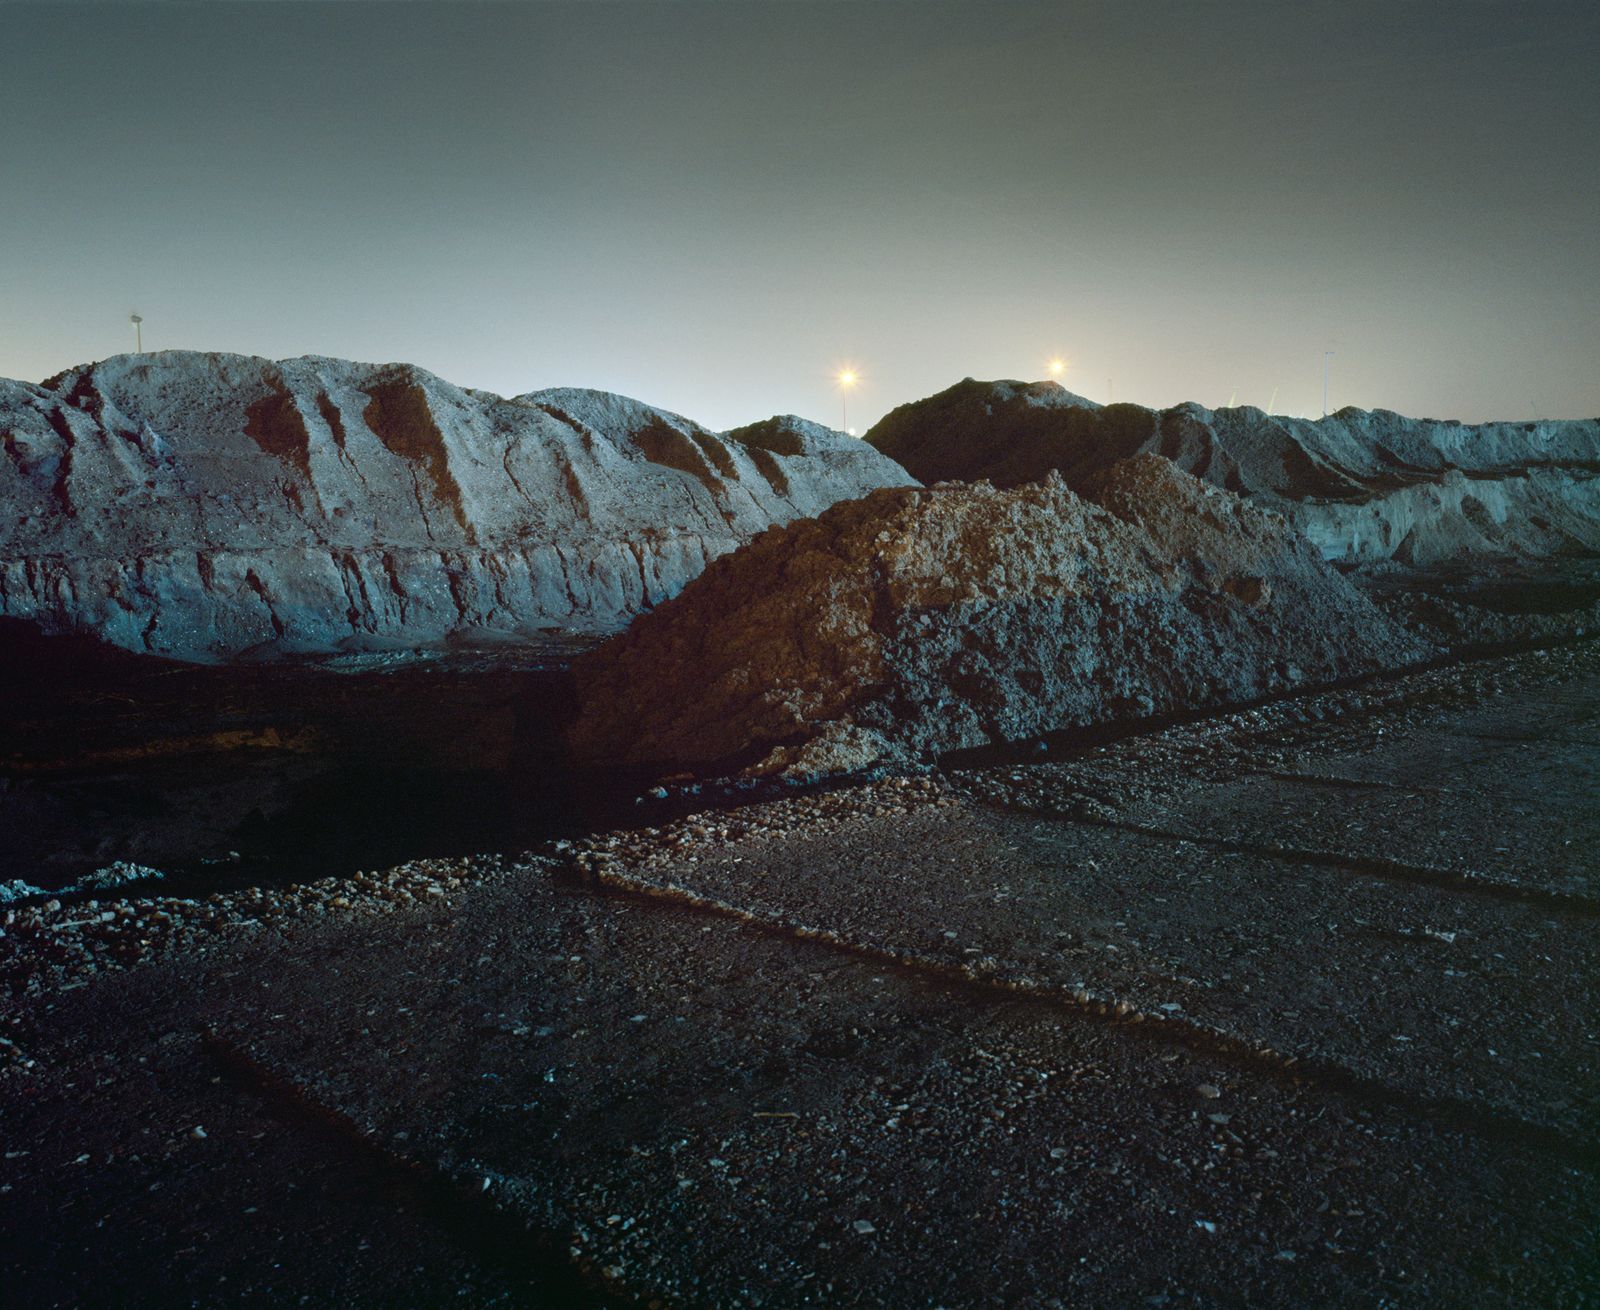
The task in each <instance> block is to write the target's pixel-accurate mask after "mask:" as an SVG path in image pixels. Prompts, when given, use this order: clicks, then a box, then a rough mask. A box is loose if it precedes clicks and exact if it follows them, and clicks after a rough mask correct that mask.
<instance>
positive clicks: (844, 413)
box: [834, 368, 861, 432]
mask: <svg viewBox="0 0 1600 1310" xmlns="http://www.w3.org/2000/svg"><path fill="white" fill-rule="evenodd" d="M860 380H861V376H860V374H858V373H857V372H856V371H855V369H853V368H842V369H840V370H839V373H838V376H837V377H835V378H834V381H835V382H837V383H838V384H839V420H840V422H839V426H840V427H841V428H843V429H844V430H845V431H846V432H849V431H850V389H851V388H852V387H853V386H855V385H856V383H857V382H859V381H860Z"/></svg>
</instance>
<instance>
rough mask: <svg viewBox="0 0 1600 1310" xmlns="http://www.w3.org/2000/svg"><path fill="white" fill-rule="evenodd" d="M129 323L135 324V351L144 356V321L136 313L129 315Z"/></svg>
mask: <svg viewBox="0 0 1600 1310" xmlns="http://www.w3.org/2000/svg"><path fill="white" fill-rule="evenodd" d="M128 322H130V323H132V324H133V346H134V350H135V351H136V352H137V353H138V354H141V355H142V354H144V328H143V326H142V324H143V323H144V319H143V317H141V316H140V315H139V314H137V313H134V314H129V315H128Z"/></svg>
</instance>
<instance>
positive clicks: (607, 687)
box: [571, 456, 1433, 774]
mask: <svg viewBox="0 0 1600 1310" xmlns="http://www.w3.org/2000/svg"><path fill="white" fill-rule="evenodd" d="M1090 490H1092V494H1093V495H1094V496H1095V497H1096V499H1097V500H1098V501H1099V502H1100V503H1099V504H1095V503H1093V502H1091V501H1090V500H1088V499H1084V498H1082V497H1080V496H1078V495H1075V494H1074V493H1073V492H1072V491H1070V490H1068V488H1067V487H1066V485H1065V484H1064V483H1063V482H1062V481H1061V480H1060V479H1059V478H1057V477H1055V476H1054V475H1052V476H1051V477H1050V478H1049V479H1047V480H1046V481H1045V482H1043V483H1038V484H1033V485H1028V486H1023V487H1019V488H1017V489H1015V490H1009V491H1002V490H996V489H995V488H993V487H991V486H989V485H988V484H986V483H978V484H948V485H942V486H937V487H932V488H927V489H920V488H917V489H889V490H882V491H877V492H874V493H873V494H872V495H869V496H867V497H866V498H864V499H861V500H856V501H851V502H848V503H846V504H841V505H837V506H835V507H834V508H833V509H831V510H829V511H828V512H827V513H825V514H823V515H822V516H821V517H820V518H817V519H813V520H806V521H803V522H797V523H794V524H791V525H790V526H788V527H787V528H782V529H773V530H770V531H768V532H765V533H763V534H762V535H761V536H759V537H757V538H756V539H755V540H754V541H752V542H751V543H750V544H749V545H748V546H746V547H745V548H743V549H742V550H739V551H737V552H735V553H734V554H733V555H730V556H727V557H725V558H723V559H720V560H717V561H715V562H714V563H713V564H712V565H711V566H710V567H709V568H708V569H707V570H706V571H705V573H704V574H702V575H701V576H700V577H699V578H698V579H696V580H695V581H694V582H693V583H691V584H690V585H689V586H688V587H687V588H686V589H685V590H684V591H683V593H682V594H681V595H680V596H678V597H677V598H676V599H674V600H672V601H669V602H668V603H666V604H664V605H662V606H660V607H659V608H657V609H656V610H654V611H653V612H651V613H649V614H646V615H644V616H642V617H641V618H640V619H638V620H637V621H636V622H635V623H634V624H633V626H632V627H630V628H629V629H628V631H627V632H625V633H624V634H622V635H621V636H619V637H617V638H615V639H613V640H612V641H610V642H608V643H606V644H605V645H604V646H602V647H600V648H599V649H598V650H596V651H594V652H592V653H590V654H589V655H586V656H584V657H582V658H581V659H580V660H579V661H578V663H577V664H576V666H575V674H576V676H577V679H578V685H579V689H580V693H581V699H582V709H581V712H580V715H579V717H578V720H577V722H576V723H575V725H574V727H573V729H572V732H571V742H572V745H573V747H574V749H575V751H576V752H577V753H578V754H579V755H580V756H581V757H583V758H585V759H589V760H597V761H602V760H603V761H609V762H621V763H634V764H644V763H651V764H668V763H674V764H710V763H716V764H719V765H724V766H726V765H729V764H734V765H738V764H751V765H752V766H753V768H754V770H755V771H758V772H773V771H778V770H788V771H790V772H794V773H801V774H811V773H823V772H832V771H837V770H841V769H851V768H857V767H864V766H867V765H870V764H872V763H874V762H876V761H890V760H908V759H912V758H916V757H919V756H926V755H928V754H931V753H938V752H943V751H949V750H956V749H961V748H966V747H974V746H981V745H985V744H989V743H993V742H997V741H1014V740H1018V739H1026V738H1029V737H1033V736H1037V735H1040V734H1042V733H1046V732H1050V731H1055V730H1059V729H1063V728H1070V727H1077V726H1085V725H1089V724H1096V723H1103V722H1107V721H1112V720H1118V719H1135V718H1142V717H1147V716H1150V715H1157V714H1163V713H1167V712H1172V711H1180V710H1187V709H1194V708H1201V707H1206V706H1215V705H1221V704H1227V703H1234V702H1240V701H1246V700H1251V699H1254V698H1257V697H1260V696H1264V695H1267V694H1270V693H1273V692H1277V691H1283V690H1287V689H1289V688H1292V687H1296V686H1300V685H1305V684H1315V683H1326V682H1331V681H1335V680H1338V679H1341V678H1346V677H1350V676H1354V675H1358V674H1364V673H1370V672H1373V671H1375V670H1379V669H1384V668H1392V667H1396V666H1399V665H1403V664H1407V663H1412V662H1415V661H1418V660H1422V659H1425V658H1427V657H1428V656H1429V655H1430V654H1432V653H1433V651H1432V648H1431V647H1429V646H1428V645H1427V644H1426V643H1424V642H1422V641H1421V640H1419V639H1418V638H1416V637H1413V636H1410V635H1408V634H1407V633H1406V632H1404V631H1403V630H1402V629H1401V628H1399V627H1398V626H1397V625H1396V624H1395V623H1393V622H1392V621H1391V620H1390V619H1388V618H1386V617H1385V616H1384V615H1383V614H1382V613H1380V612H1379V611H1378V609H1377V608H1376V607H1375V606H1374V605H1373V604H1372V603H1371V602H1370V601H1369V600H1367V599H1366V598H1365V597H1364V596H1362V595H1361V594H1360V593H1359V592H1357V591H1356V590H1355V589H1354V588H1353V587H1352V586H1351V585H1350V584H1349V583H1347V582H1346V581H1344V579H1342V578H1341V577H1340V576H1339V575H1338V574H1336V573H1335V572H1334V571H1333V570H1332V569H1331V568H1330V567H1329V566H1328V565H1327V564H1326V563H1325V562H1324V561H1323V560H1322V558H1321V556H1320V555H1319V554H1318V553H1317V551H1316V550H1315V549H1314V548H1313V547H1312V546H1311V545H1310V544H1309V543H1308V542H1306V541H1305V540H1304V539H1303V538H1301V537H1299V536H1298V535H1296V534H1294V533H1292V532H1290V531H1289V530H1288V528H1287V527H1286V525H1285V524H1284V522H1283V520H1282V519H1280V518H1279V517H1278V516H1276V515H1275V514H1272V513H1270V512H1267V511H1264V510H1261V509H1258V508H1256V507H1254V506H1252V505H1250V504H1248V503H1246V502H1244V501H1242V500H1240V499H1239V498H1238V497H1236V496H1233V495H1231V494H1229V493H1227V492H1224V491H1221V490H1219V489H1217V488H1214V487H1210V486H1207V485H1206V484H1204V483H1202V482H1201V481H1199V480H1198V479H1196V478H1193V477H1191V476H1189V475H1188V474H1186V473H1183V472H1181V471H1180V470H1178V469H1177V468H1176V467H1175V466H1174V465H1173V464H1171V463H1170V462H1169V461H1167V460H1164V459H1161V458H1159V457H1155V456H1143V457H1140V458H1138V459H1133V460H1128V461H1125V462H1124V463H1121V464H1119V465H1116V466H1115V467H1113V468H1111V469H1110V470H1108V471H1106V472H1104V473H1103V474H1101V475H1099V476H1098V477H1097V478H1096V479H1094V480H1093V485H1092V488H1090Z"/></svg>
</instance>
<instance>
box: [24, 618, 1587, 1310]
mask: <svg viewBox="0 0 1600 1310" xmlns="http://www.w3.org/2000/svg"><path fill="white" fill-rule="evenodd" d="M1597 763H1600V647H1596V646H1595V645H1594V644H1592V643H1591V644H1589V645H1582V646H1566V647H1562V648H1559V649H1554V650H1549V651H1543V652H1533V653H1528V654H1522V655H1518V656H1514V657H1510V658H1504V659H1499V660H1489V661H1483V662H1479V663H1475V664H1470V665H1465V666H1460V667H1458V668H1454V669H1449V670H1435V671H1430V672H1425V673H1419V674H1414V675H1411V676H1408V677H1404V678H1398V679H1393V680H1389V681H1385V682H1382V683H1378V684H1371V685H1369V686H1367V687H1365V688H1362V689H1358V690H1344V691H1337V692H1331V693H1326V694H1322V695H1312V696H1305V697H1300V698H1296V699H1294V700H1289V701H1284V702H1281V703H1279V704H1276V705H1273V706H1271V707H1267V708H1263V709H1258V710H1252V711H1247V712H1243V713H1240V714H1236V715H1229V716H1221V717H1218V718H1213V719H1208V720H1204V721H1201V722H1198V723H1193V724H1189V725H1185V726H1181V727H1174V728H1169V729H1167V730H1165V731H1163V732H1159V733H1151V734H1145V735H1139V736H1131V737H1128V738H1125V739H1124V740H1122V741H1120V742H1117V743H1115V744H1112V745H1107V746H1105V747H1102V748H1099V749H1095V750H1089V751H1085V752H1083V753H1081V754H1079V755H1078V756H1077V757H1075V758H1066V759H1061V760H1057V761H1054V762H1050V763H1035V764H1028V765H1023V764H1016V763H998V764H990V765H987V766H985V767H982V768H974V769H970V770H966V771H955V772H951V773H948V774H944V775H933V776H928V777H924V778H913V779H900V780H891V781H888V782H884V783H879V784H876V785H873V786H870V787H861V788H855V789H850V790H844V791H837V792H833V793H830V794H827V795H819V796H808V797H797V798H795V799H791V800H787V801H781V802H771V803H767V804H762V805H756V806H750V807H746V808H743V809H737V810H724V811H722V812H719V813H714V814H707V815H705V816H703V817H700V818H691V819H688V820H685V821H683V822H681V823H678V824H676V825H673V826H672V827H669V828H666V829H660V830H650V831H633V832H616V833H613V834H610V835H606V836H601V837H595V838H589V839H587V840H583V841H581V842H577V843H562V844H548V845H545V846H542V847H540V848H538V849H537V850H536V851H534V852H532V853H530V854H529V855H527V856H524V857H520V858H516V859H510V858H506V859H497V858H491V857H479V858H474V859H457V860H448V861H447V860H436V861H424V862H418V863H413V864H411V865H408V866H403V867H401V868H400V869H398V870H393V871H390V872H386V873H383V874H374V875H363V876H361V877H360V878H356V879H345V880H342V881H328V882H324V883H320V884H316V885H313V886H306V887H295V888H281V887H280V888H276V889H265V890H262V889H257V890H249V889H247V890H238V891H233V892H229V893H226V894H222V895H218V896H215V897H211V898H206V899H189V900H186V899H182V898H168V899H165V900H155V899H149V898H143V899H139V900H136V901H130V902H117V901H111V900H102V901H93V902H85V901H82V900H79V901H76V902H68V903H65V904H59V905H54V906H52V905H51V904H50V903H45V904H43V905H40V904H38V903H33V904H29V905H23V906H18V907H13V908H12V909H10V910H9V911H5V910H0V924H3V926H4V932H5V936H4V937H3V938H0V982H3V985H4V988H5V991H4V992H3V995H4V1000H3V1002H0V1005H3V1011H4V1012H3V1020H4V1028H3V1029H0V1032H3V1033H4V1037H5V1044H4V1045H3V1046H0V1121H3V1133H0V1137H3V1139H4V1158H3V1160H0V1267H3V1268H4V1269H5V1271H6V1273H5V1293H4V1300H5V1302H6V1304H8V1305H11V1304H14V1305H18V1306H24V1305H25V1306H52V1305H130V1304H158V1305H171V1304H191V1303H193V1304H201V1305H223V1304H227V1305H233V1304H240V1303H252V1302H254V1303H264V1302H270V1303H273V1304H296V1303H302V1304H310V1305H317V1306H324V1305H327V1306H332V1305H352V1304H354V1305H435V1304H462V1305H491V1304H494V1305H499V1304H504V1305H524V1304H528V1305H552V1306H556V1305H559V1306H568V1305H584V1304H595V1305H598V1304H610V1303H618V1304H632V1303H641V1304H651V1305H655V1304H661V1305H734V1304H747V1305H771V1306H779V1305H802V1304H817V1305H891V1306H934V1305H945V1306H958V1305H1005V1306H1101V1305H1104V1306H1143V1305H1151V1306H1163V1305H1165V1306H1182V1305H1218V1306H1222V1305H1244V1304H1249V1305H1252V1306H1311V1305H1316V1306H1441V1307H1443V1306H1449V1307H1455V1306H1492V1305H1505V1306H1541V1307H1543V1306H1574V1307H1575V1306H1587V1305H1595V1304H1600V1252H1597V1245H1600V1244H1597V1240H1596V1233H1597V1232H1600V1178H1597V1166H1600V1140H1597V1113H1596V1112H1597V1109H1600V1019H1597V1014H1600V1005H1597V1002H1600V969H1597V968H1596V965H1597V954H1600V952H1597V948H1596V947H1597V942H1596V929H1597V926H1600V805H1597V802H1596V796H1597V795H1600V787H1597V777H1596V775H1597Z"/></svg>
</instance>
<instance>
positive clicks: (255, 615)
mask: <svg viewBox="0 0 1600 1310" xmlns="http://www.w3.org/2000/svg"><path fill="white" fill-rule="evenodd" d="M910 482H911V479H910V478H908V477H907V475H906V474H905V473H904V471H903V470H901V469H900V468H899V467H898V466H896V465H895V464H893V463H892V462H891V461H889V460H888V459H886V458H885V457H883V456H882V455H880V454H878V453H877V452H876V451H874V450H872V449H871V448H870V447H868V446H866V445H865V444H863V443H862V442H859V441H855V440H852V439H851V438H848V437H846V436H844V435H843V434H841V433H835V432H831V431H829V430H827V429H825V428H820V427H818V426H816V425H814V424H810V423H806V422H805V421H803V420H800V419H794V418H779V419H772V420H769V421H768V422H767V423H764V424H758V425H756V426H755V427H754V428H751V429H745V430H744V435H742V434H741V433H740V432H734V433H730V434H727V435H726V436H718V435H717V434H715V433H713V432H710V431H708V430H707V429H705V428H703V427H701V426H700V425H699V424H696V423H693V422H690V421H689V420H687V419H684V418H680V417H679V416H677V415H675V414H669V413H667V412H665V411H663V410H659V409H654V408H652V407H651V406H648V405H644V404H640V403H639V402H637V401H633V400H628V399H626V398H624V397H621V396H615V395H610V394H607V393H605V392H597V391H583V390H574V389H562V390H551V391H541V392H536V393H533V394H531V395H525V396H518V397H515V398H513V399H509V400H507V399H502V398H500V397H499V396H494V395H490V394H488V393H486V392H482V391H470V390H463V389H462V388H460V387H455V386H452V385H451V384H449V383H448V382H445V381H443V380H441V379H439V378H437V377H434V376H433V375H432V374H430V373H427V372H424V371H423V370H421V369H418V368H414V367H410V366H405V365H388V366H379V365H372V364H359V363H350V362H347V361H343V360H334V359H323V358H317V357H306V358H302V359H292V360H284V361H281V362H277V363H274V362H272V361H270V360H265V359H256V358H250V357H246V356H241V355H222V354H198V353H192V352H187V351H165V352H162V353H160V354H153V355H131V356H130V355H124V356H120V357H117V358H114V359H109V360H106V361H104V362H103V363H100V364H96V365H92V366H88V367H84V368H80V369H74V370H72V371H71V372H68V373H64V374H62V375H61V376H60V377H57V378H53V379H51V380H50V381H48V382H46V383H44V384H43V385H41V386H32V385H28V384H26V383H20V382H11V381H0V615H9V616H13V617H18V618H24V619H30V620H34V621H36V622H37V623H38V624H40V625H41V627H43V628H44V629H45V630H47V631H63V630H86V631H90V632H94V633H97V634H99V635H100V636H102V637H104V638H105V639H107V640H109V641H111V642H114V643H116V644H118V645H121V646H124V647H128V648H131V649H135V650H148V651H154V652H159V653H161V654H165V655H172V656H177V657H179V658H185V659H192V660H216V659H225V658H229V657H232V656H236V655H239V654H241V653H243V652H253V653H258V654H259V653H266V654H290V653H298V652H326V651H334V650H350V649H386V648H399V647H413V646H428V645H434V644H437V643H441V642H444V641H447V640H468V641H471V640H481V639H486V638H493V637H496V636H502V637H503V636H510V635H527V634H531V633H534V632H538V631H540V630H547V629H554V628H559V629H565V630H568V631H575V632H580V633H594V634H603V633H607V632H611V631H615V630H616V629H618V628H620V627H622V626H623V625H624V624H625V623H626V622H627V621H628V620H629V619H630V618H631V617H632V616H633V615H634V614H636V613H638V612H639V611H640V610H642V609H645V608H648V607H649V606H650V605H653V604H656V603H658V602H660V601H662V600H665V599H666V598H667V597H669V596H671V595H673V594H675V593H676V592H677V591H678V590H679V589H680V588H681V587H682V586H683V585H684V584H685V583H686V582H687V581H689V579H690V578H692V577H694V576H695V575H696V574H698V573H699V572H700V570H701V569H703V568H704V567H705V565H706V563H707V561H708V560H711V559H713V558H715V557H716V556H718V555H721V554H724V553H726V552H727V551H729V550H732V549H733V548H734V547H736V546H737V545H739V544H740V543H741V542H743V541H745V540H747V539H749V538H750V537H751V536H753V535H754V534H756V533H757V532H760V531H762V530H763V529H765V528H767V527H770V526H771V525H773V524H775V523H786V522H788V521H789V520H791V519H794V518H797V517H804V516H809V515H814V514H817V513H819V512H821V511H822V510H824V509H826V508H827V507H828V506H829V505H831V504H833V503H834V502H835V501H838V500H841V499H847V498H850V497H855V496H860V495H862V494H864V493H865V492H867V491H870V490H872V489H874V488H877V487H883V486H901V485H906V484H909V483H910Z"/></svg>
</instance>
